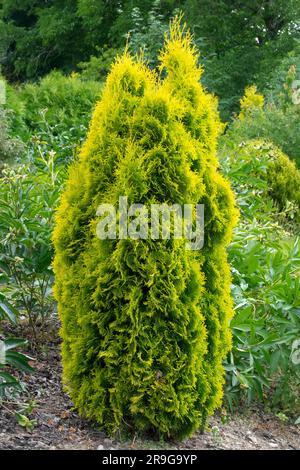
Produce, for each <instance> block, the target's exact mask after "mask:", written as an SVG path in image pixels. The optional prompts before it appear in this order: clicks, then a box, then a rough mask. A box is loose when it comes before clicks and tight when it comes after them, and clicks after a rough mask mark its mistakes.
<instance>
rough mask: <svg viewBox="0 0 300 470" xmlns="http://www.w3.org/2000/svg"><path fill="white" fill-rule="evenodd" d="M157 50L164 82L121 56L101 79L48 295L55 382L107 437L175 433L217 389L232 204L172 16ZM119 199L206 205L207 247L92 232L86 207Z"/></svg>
mask: <svg viewBox="0 0 300 470" xmlns="http://www.w3.org/2000/svg"><path fill="white" fill-rule="evenodd" d="M161 60H162V68H165V69H166V72H167V77H166V78H165V80H163V81H161V80H159V79H158V78H157V77H156V76H155V74H154V73H153V72H151V71H149V70H148V69H147V67H146V66H145V65H144V64H143V63H142V61H141V60H138V59H135V60H133V59H132V58H131V57H130V56H129V55H128V53H127V52H125V54H124V55H123V56H122V57H120V58H119V59H118V60H117V61H116V63H115V64H114V66H113V68H112V71H111V73H110V75H109V77H108V79H107V83H106V86H105V89H104V92H103V96H102V100H101V101H100V103H99V104H98V105H97V108H96V110H95V112H94V115H93V118H92V123H91V128H90V131H89V134H88V137H87V140H86V143H85V144H84V146H83V149H82V152H81V155H80V158H79V161H78V162H77V163H76V164H74V165H73V168H72V170H71V172H70V175H69V179H68V183H67V186H66V189H65V191H64V194H63V196H62V199H61V204H60V207H59V210H58V213H57V217H56V227H55V230H54V235H53V240H54V245H55V251H56V255H55V260H54V270H55V275H56V284H55V295H56V298H57V300H58V305H59V314H60V318H61V323H62V327H61V336H62V340H63V342H62V359H63V378H64V383H65V386H66V389H67V391H68V392H69V394H70V396H71V398H72V400H73V401H74V404H75V406H76V407H77V408H78V409H79V411H80V413H81V414H82V415H84V416H86V417H88V418H92V419H95V420H96V421H98V423H100V424H101V425H103V426H104V427H105V428H106V429H107V430H108V431H109V432H111V433H114V432H115V431H116V430H118V429H120V428H122V427H126V426H128V427H129V429H131V430H132V429H135V430H142V431H150V432H155V433H158V434H159V435H161V436H165V437H171V436H172V437H184V436H187V435H189V434H191V433H192V432H193V431H194V430H195V429H197V428H198V427H199V426H200V425H201V424H203V423H204V421H205V418H206V416H207V415H208V414H210V413H212V411H213V410H214V409H215V407H216V406H218V405H219V404H220V400H221V396H222V383H223V375H224V374H223V368H222V360H223V358H224V356H225V354H226V353H227V351H228V350H229V348H230V330H229V325H228V323H229V319H230V317H231V315H232V308H231V300H230V295H229V286H230V275H229V266H228V263H227V258H226V251H225V249H226V245H227V244H228V242H229V240H230V235H231V230H232V226H233V224H234V221H235V219H236V210H235V208H234V201H233V196H232V193H231V190H230V188H229V185H228V183H227V182H226V181H225V180H224V179H223V178H222V176H221V175H220V174H219V172H218V163H217V159H216V140H217V136H218V133H219V132H220V129H221V125H220V121H219V118H218V114H217V111H216V103H215V100H214V99H213V98H212V97H211V96H210V95H208V94H207V93H206V92H205V91H204V90H203V89H202V87H201V85H200V84H199V78H200V73H201V71H200V70H199V68H198V67H197V55H196V52H195V50H194V49H193V47H192V45H191V38H190V36H189V34H188V33H184V32H182V31H181V29H180V26H179V21H178V20H176V21H175V22H174V23H173V25H172V26H171V33H170V37H169V39H168V40H167V41H166V46H165V48H164V50H163V52H162V55H161ZM120 196H126V197H127V198H128V205H131V204H134V203H141V204H144V205H145V207H146V208H148V209H150V205H151V204H168V205H173V204H179V205H181V206H182V205H183V204H187V203H188V204H198V203H202V204H205V220H206V224H205V245H204V248H203V249H202V250H201V251H192V250H187V249H186V241H185V240H183V239H175V238H174V237H172V236H171V238H170V239H159V240H153V239H151V237H150V236H148V237H147V238H145V239H132V238H131V239H129V238H124V239H119V238H117V239H115V240H114V239H112V240H111V239H106V240H101V239H99V238H98V236H97V233H96V227H97V223H98V222H99V217H97V215H96V213H97V208H98V206H99V205H100V204H106V203H111V204H114V206H115V207H116V208H117V207H118V201H119V197H120ZM127 222H129V223H130V222H131V219H130V218H129V220H128V221H127ZM172 230H174V227H173V228H172ZM172 233H173V232H172ZM147 235H149V229H148V232H147Z"/></svg>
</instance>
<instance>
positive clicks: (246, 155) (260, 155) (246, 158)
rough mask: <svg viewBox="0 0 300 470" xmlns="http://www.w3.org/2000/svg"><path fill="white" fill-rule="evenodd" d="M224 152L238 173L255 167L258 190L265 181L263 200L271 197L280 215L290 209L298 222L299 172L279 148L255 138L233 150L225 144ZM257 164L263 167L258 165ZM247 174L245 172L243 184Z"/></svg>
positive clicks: (240, 181)
mask: <svg viewBox="0 0 300 470" xmlns="http://www.w3.org/2000/svg"><path fill="white" fill-rule="evenodd" d="M223 153H225V154H227V155H229V159H230V165H231V167H234V168H235V169H238V170H239V173H241V169H243V170H245V167H246V166H248V169H250V168H252V173H251V177H252V178H255V186H256V188H255V189H257V188H258V186H259V183H258V181H259V180H261V181H262V182H263V181H265V182H266V185H265V188H264V191H262V192H261V197H262V198H263V197H265V196H269V197H270V198H271V199H272V200H273V201H274V202H275V204H276V205H277V208H278V211H279V212H283V211H285V210H288V211H290V213H291V216H292V218H296V219H297V220H299V210H300V171H299V170H298V168H297V167H296V165H295V163H294V162H293V161H291V160H290V159H289V158H288V157H287V156H286V155H285V154H284V153H283V152H282V151H281V150H280V149H279V148H278V147H276V145H274V144H273V143H272V142H268V141H266V140H258V139H256V140H250V141H247V142H242V143H241V144H240V145H239V146H237V147H235V146H234V150H231V151H230V150H229V149H228V148H227V147H226V145H225V149H223ZM257 161H260V163H261V164H260V165H257V163H256V162H257ZM248 173H249V172H248V171H246V172H245V173H244V178H243V179H244V181H245V180H246V178H245V177H246V175H247V174H248ZM238 181H239V184H241V183H242V180H241V178H239V180H238ZM250 181H251V179H250ZM249 184H250V183H249V182H248V185H249ZM237 190H239V189H238V188H237ZM290 203H292V205H290ZM251 215H252V214H251Z"/></svg>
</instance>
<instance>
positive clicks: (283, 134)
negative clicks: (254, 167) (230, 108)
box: [225, 77, 300, 167]
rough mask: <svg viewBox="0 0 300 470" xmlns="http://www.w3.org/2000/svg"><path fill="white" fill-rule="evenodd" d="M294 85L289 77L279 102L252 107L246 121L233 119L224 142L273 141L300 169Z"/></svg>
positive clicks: (299, 111) (299, 124) (299, 121)
mask: <svg viewBox="0 0 300 470" xmlns="http://www.w3.org/2000/svg"><path fill="white" fill-rule="evenodd" d="M292 82H293V80H292V78H291V77H289V78H288V80H287V82H286V83H285V85H284V86H285V87H284V88H283V89H282V93H281V95H280V96H279V95H278V97H277V98H278V99H276V100H275V99H274V96H273V97H272V98H271V97H269V100H267V101H266V104H265V106H264V107H253V108H252V109H249V110H248V113H247V115H246V116H244V118H243V119H239V118H236V119H234V120H233V121H232V123H231V124H230V126H229V128H228V130H227V135H226V138H225V139H227V140H231V141H233V142H234V143H235V144H239V143H240V142H243V141H248V140H251V139H263V140H268V141H271V142H273V143H274V144H275V145H277V146H278V147H280V148H281V149H282V150H283V152H284V153H285V154H287V155H288V157H289V158H290V159H292V160H295V162H296V164H297V166H298V167H300V133H299V128H300V104H299V103H298V104H297V103H296V102H295V103H294V102H293V92H292V89H291V86H292ZM258 96H260V95H258ZM244 99H245V97H244ZM242 116H243V113H242Z"/></svg>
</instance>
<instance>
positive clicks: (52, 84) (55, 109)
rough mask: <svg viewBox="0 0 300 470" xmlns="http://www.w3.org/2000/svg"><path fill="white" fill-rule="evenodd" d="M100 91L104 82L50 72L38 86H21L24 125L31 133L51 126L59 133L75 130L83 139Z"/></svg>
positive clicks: (19, 96) (33, 84) (31, 84)
mask: <svg viewBox="0 0 300 470" xmlns="http://www.w3.org/2000/svg"><path fill="white" fill-rule="evenodd" d="M101 88H102V85H101V83H98V82H95V81H91V80H90V81H84V80H81V78H80V76H79V75H78V74H75V73H73V74H72V75H70V76H64V75H63V74H62V73H61V72H58V71H54V72H51V73H50V74H49V75H47V76H46V77H44V78H43V79H42V80H41V81H40V82H39V83H28V84H26V85H24V86H23V87H20V89H19V91H18V99H19V100H20V102H21V103H23V109H24V116H23V119H24V121H25V124H26V125H27V127H28V128H29V130H30V132H36V131H37V130H40V129H45V128H46V129H48V130H49V127H50V128H51V129H52V132H53V133H56V134H59V133H60V132H62V131H64V130H68V131H69V130H70V128H74V129H75V131H76V133H77V135H78V137H80V138H81V137H82V136H84V135H85V132H86V128H87V125H88V122H89V119H90V115H91V112H92V109H93V107H94V104H95V102H96V100H97V99H98V97H99V95H100V93H101Z"/></svg>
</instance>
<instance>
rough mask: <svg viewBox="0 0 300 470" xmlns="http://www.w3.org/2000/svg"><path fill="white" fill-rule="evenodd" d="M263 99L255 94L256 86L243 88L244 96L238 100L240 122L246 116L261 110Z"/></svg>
mask: <svg viewBox="0 0 300 470" xmlns="http://www.w3.org/2000/svg"><path fill="white" fill-rule="evenodd" d="M264 102H265V99H264V97H263V95H260V94H259V93H257V88H256V85H251V86H248V87H246V88H245V94H244V96H243V97H242V98H241V99H240V107H241V110H240V114H239V119H240V120H241V121H242V120H244V119H245V117H246V116H247V114H249V113H251V112H252V111H254V110H257V109H262V108H263V107H264Z"/></svg>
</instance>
